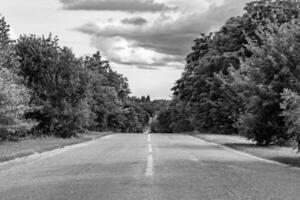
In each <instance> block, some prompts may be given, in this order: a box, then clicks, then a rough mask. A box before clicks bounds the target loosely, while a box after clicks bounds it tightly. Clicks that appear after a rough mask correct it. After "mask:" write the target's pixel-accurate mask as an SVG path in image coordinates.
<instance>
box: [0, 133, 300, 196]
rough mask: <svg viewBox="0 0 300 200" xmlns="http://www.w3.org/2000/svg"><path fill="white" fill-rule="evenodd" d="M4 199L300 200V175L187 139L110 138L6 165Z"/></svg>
mask: <svg viewBox="0 0 300 200" xmlns="http://www.w3.org/2000/svg"><path fill="white" fill-rule="evenodd" d="M0 199H1V200H13V199H14V200H27V199H29V200H50V199H51V200H52V199H53V200H79V199H80V200H90V199H91V200H217V199H218V200H227V199H232V200H239V199H241V200H250V199H253V200H279V199H282V200H291V199H293V200H299V199H300V171H299V170H297V169H294V168H289V167H286V166H281V165H276V164H272V163H268V162H264V161H261V160H258V159H256V158H253V157H248V156H245V155H242V154H239V153H237V152H234V151H230V150H228V149H226V148H223V147H222V146H219V145H213V144H210V143H207V142H205V141H202V140H200V139H196V138H193V137H191V136H187V135H165V134H151V135H149V134H143V135H138V134H128V135H122V134H117V135H111V136H108V137H105V138H102V139H99V140H97V141H94V142H90V143H86V144H83V145H77V146H74V147H70V148H66V149H63V150H56V151H53V152H50V153H45V154H42V155H36V156H33V157H31V158H27V159H20V160H17V161H13V162H9V163H2V164H0Z"/></svg>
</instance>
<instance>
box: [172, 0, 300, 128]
mask: <svg viewBox="0 0 300 200" xmlns="http://www.w3.org/2000/svg"><path fill="white" fill-rule="evenodd" d="M298 7H299V2H297V1H283V0H275V1H269V0H260V1H254V2H251V3H249V4H247V5H246V7H245V12H244V14H243V15H242V16H238V17H232V18H230V19H229V20H228V21H227V22H226V23H225V25H224V26H223V27H222V28H221V29H220V30H219V31H217V32H215V33H211V34H208V35H205V34H202V35H201V37H200V38H198V39H196V40H195V41H194V45H193V47H192V52H191V53H190V54H189V55H188V56H187V59H186V63H187V64H186V67H185V70H184V72H183V74H182V77H181V79H179V80H178V81H177V83H176V85H175V87H174V88H173V91H174V99H176V100H177V99H178V100H179V101H181V102H182V104H183V105H184V107H185V110H186V111H187V113H189V118H188V119H189V120H190V121H191V122H192V124H193V126H194V127H195V128H196V129H198V130H214V131H218V132H221V133H226V134H231V133H236V132H237V127H236V126H235V122H236V121H237V120H238V118H239V116H240V115H239V114H240V112H243V110H245V109H246V108H245V107H244V106H243V105H244V104H243V99H242V96H243V95H242V94H240V93H239V92H237V91H236V90H235V89H233V88H231V87H230V86H229V85H227V84H224V83H223V82H224V81H223V80H227V82H230V81H231V80H232V77H231V76H230V72H229V69H230V68H233V69H239V68H240V65H241V62H243V61H244V60H245V59H247V58H249V57H252V55H253V52H252V51H251V50H250V49H248V48H245V46H246V45H247V44H248V40H247V37H248V38H252V40H254V41H256V42H257V43H258V44H260V45H262V43H263V41H261V38H260V36H259V35H258V34H257V30H258V29H259V27H262V28H263V29H264V28H267V26H268V24H269V23H276V24H278V25H279V26H280V25H281V24H284V23H286V22H290V21H292V20H293V19H295V18H298V17H299V9H298ZM266 114H267V113H266Z"/></svg>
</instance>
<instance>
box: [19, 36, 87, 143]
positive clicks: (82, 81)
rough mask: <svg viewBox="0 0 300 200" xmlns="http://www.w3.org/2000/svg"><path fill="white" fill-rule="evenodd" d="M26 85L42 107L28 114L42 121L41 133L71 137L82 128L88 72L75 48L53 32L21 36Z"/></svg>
mask: <svg viewBox="0 0 300 200" xmlns="http://www.w3.org/2000/svg"><path fill="white" fill-rule="evenodd" d="M16 52H17V55H18V56H19V57H20V62H21V65H20V70H19V75H21V76H22V77H23V78H24V80H25V84H26V85H27V87H28V88H30V89H31V90H32V91H33V96H32V98H31V104H32V105H34V106H38V107H41V109H40V110H38V111H35V112H31V113H29V114H28V115H27V116H28V117H30V118H33V119H35V120H37V121H38V122H39V125H38V127H37V128H36V131H37V132H38V134H48V135H58V136H61V137H70V136H73V135H75V134H76V132H77V131H78V130H80V129H82V124H83V122H82V119H83V118H82V117H81V110H80V107H81V104H82V102H83V100H84V98H85V91H86V88H87V74H86V72H85V71H84V70H83V68H82V66H81V65H80V62H79V60H78V59H77V58H76V57H75V56H74V54H73V53H72V51H71V50H70V49H68V48H66V47H63V48H61V47H60V46H59V45H58V39H57V38H56V37H52V36H51V35H49V36H48V37H47V38H45V37H37V36H35V35H30V36H26V35H24V36H21V37H20V38H19V39H18V41H17V44H16Z"/></svg>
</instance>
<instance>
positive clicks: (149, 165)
mask: <svg viewBox="0 0 300 200" xmlns="http://www.w3.org/2000/svg"><path fill="white" fill-rule="evenodd" d="M146 176H147V177H150V176H153V156H152V154H149V155H148V157H147V168H146Z"/></svg>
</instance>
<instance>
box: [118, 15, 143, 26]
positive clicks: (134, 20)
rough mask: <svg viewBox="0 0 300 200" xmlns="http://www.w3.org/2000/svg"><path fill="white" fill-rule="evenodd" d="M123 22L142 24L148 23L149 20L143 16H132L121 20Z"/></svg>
mask: <svg viewBox="0 0 300 200" xmlns="http://www.w3.org/2000/svg"><path fill="white" fill-rule="evenodd" d="M121 22H122V23H123V24H131V25H135V26H141V25H144V24H147V23H148V20H146V19H145V18H143V17H132V18H125V19H123V20H122V21H121Z"/></svg>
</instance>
